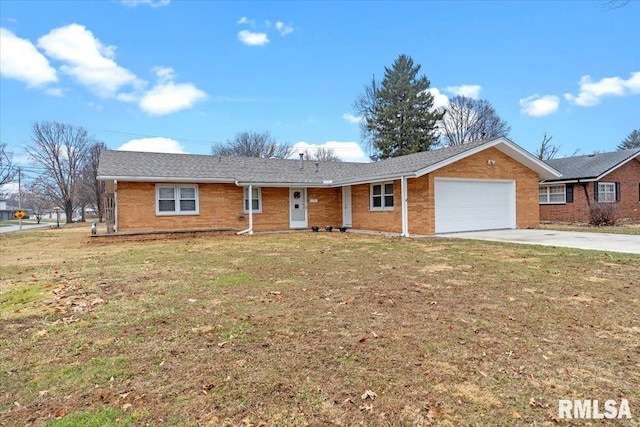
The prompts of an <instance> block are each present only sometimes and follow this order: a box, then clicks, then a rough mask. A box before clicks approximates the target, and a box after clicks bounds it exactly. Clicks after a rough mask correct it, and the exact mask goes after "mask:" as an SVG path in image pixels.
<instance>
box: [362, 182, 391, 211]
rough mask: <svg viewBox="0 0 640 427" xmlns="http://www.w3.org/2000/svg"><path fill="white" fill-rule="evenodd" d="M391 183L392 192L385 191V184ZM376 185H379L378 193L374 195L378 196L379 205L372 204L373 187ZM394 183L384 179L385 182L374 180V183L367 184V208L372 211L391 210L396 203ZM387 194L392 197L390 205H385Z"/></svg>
mask: <svg viewBox="0 0 640 427" xmlns="http://www.w3.org/2000/svg"><path fill="white" fill-rule="evenodd" d="M389 184H391V185H392V188H393V192H392V193H385V192H384V190H385V188H386V186H387V185H389ZM376 186H380V194H379V195H376V196H375V197H380V206H379V207H378V206H373V198H374V195H373V188H374V187H376ZM395 191H396V189H395V185H393V181H385V182H375V183H371V184H369V210H372V211H392V210H394V209H395V205H396V200H395V199H396V197H395ZM387 196H391V197H393V205H392V206H386V203H385V198H386V197H387Z"/></svg>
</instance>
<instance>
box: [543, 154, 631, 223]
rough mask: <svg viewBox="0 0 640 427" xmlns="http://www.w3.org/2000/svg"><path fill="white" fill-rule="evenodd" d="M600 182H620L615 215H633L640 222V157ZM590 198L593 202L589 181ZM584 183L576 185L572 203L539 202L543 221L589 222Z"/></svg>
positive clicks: (621, 216) (625, 216) (624, 216)
mask: <svg viewBox="0 0 640 427" xmlns="http://www.w3.org/2000/svg"><path fill="white" fill-rule="evenodd" d="M600 182H619V183H620V201H619V202H618V203H616V211H615V214H616V218H630V219H632V220H634V221H640V202H639V199H640V193H639V192H640V189H639V188H638V186H639V185H640V160H638V159H633V160H631V161H629V162H627V163H626V164H624V165H622V166H621V167H619V168H618V169H616V170H614V171H613V172H611V173H610V174H608V175H606V176H605V177H603V178H602V179H601V180H600ZM585 184H586V190H587V193H588V195H589V200H590V201H591V202H592V203H593V202H594V194H595V191H594V183H593V182H587V183H585ZM584 188H585V187H583V185H582V184H574V185H573V203H565V204H559V205H539V208H540V220H541V221H552V222H585V223H588V222H589V205H588V203H587V197H586V195H585V191H584Z"/></svg>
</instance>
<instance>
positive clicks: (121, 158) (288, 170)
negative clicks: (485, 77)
mask: <svg viewBox="0 0 640 427" xmlns="http://www.w3.org/2000/svg"><path fill="white" fill-rule="evenodd" d="M495 141H496V140H495V139H489V140H482V141H476V142H473V143H469V144H464V145H458V146H452V147H445V148H441V149H438V150H432V151H425V152H421V153H415V154H409V155H406V156H401V157H394V158H391V159H386V160H382V161H379V162H373V163H351V162H326V161H325V162H318V163H319V164H318V168H317V170H316V165H315V162H314V161H309V160H306V161H305V162H304V168H303V169H301V168H300V160H298V159H260V158H254V157H217V156H208V155H194V154H168V153H147V152H134V151H112V150H105V151H103V152H102V154H101V156H100V165H99V168H98V177H99V178H101V179H119V180H123V181H125V180H137V181H157V182H170V181H187V180H189V181H192V182H215V181H226V182H238V183H243V184H249V183H255V184H272V185H295V184H299V185H317V186H325V185H340V184H351V183H358V182H371V181H376V180H383V179H392V178H398V177H400V176H408V175H411V174H415V173H416V172H418V171H420V170H423V169H425V168H428V167H430V166H434V165H437V164H439V163H441V162H446V161H447V160H448V159H451V158H453V157H456V156H459V155H463V154H464V153H465V152H467V151H470V150H473V149H475V148H478V147H481V146H483V145H485V144H489V143H491V142H495ZM509 143H510V144H513V143H511V142H510V141H509ZM513 145H514V146H515V144H513Z"/></svg>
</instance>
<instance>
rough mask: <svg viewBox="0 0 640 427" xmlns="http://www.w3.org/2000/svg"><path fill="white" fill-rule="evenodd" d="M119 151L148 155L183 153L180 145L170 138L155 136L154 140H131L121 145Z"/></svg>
mask: <svg viewBox="0 0 640 427" xmlns="http://www.w3.org/2000/svg"><path fill="white" fill-rule="evenodd" d="M118 150H120V151H145V152H149V153H184V152H185V151H184V148H182V144H180V143H179V142H178V141H176V140H174V139H170V138H164V137H162V136H157V137H154V138H141V139H132V140H131V141H129V142H126V143H124V144H122V145H121V146H120V147H119V148H118Z"/></svg>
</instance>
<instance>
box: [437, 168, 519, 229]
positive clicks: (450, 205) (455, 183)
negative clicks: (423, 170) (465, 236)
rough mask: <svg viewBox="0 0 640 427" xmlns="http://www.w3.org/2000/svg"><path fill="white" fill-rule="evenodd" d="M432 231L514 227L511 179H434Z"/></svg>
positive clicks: (513, 186)
mask: <svg viewBox="0 0 640 427" xmlns="http://www.w3.org/2000/svg"><path fill="white" fill-rule="evenodd" d="M435 186H436V200H435V207H436V209H435V210H436V233H452V232H456V231H475V230H498V229H504V228H515V227H516V195H515V193H516V192H515V187H516V183H515V181H497V180H467V179H445V178H436V179H435Z"/></svg>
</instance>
